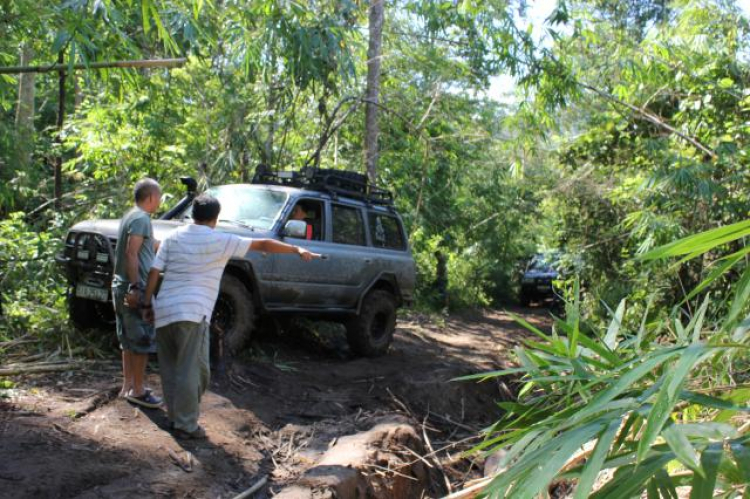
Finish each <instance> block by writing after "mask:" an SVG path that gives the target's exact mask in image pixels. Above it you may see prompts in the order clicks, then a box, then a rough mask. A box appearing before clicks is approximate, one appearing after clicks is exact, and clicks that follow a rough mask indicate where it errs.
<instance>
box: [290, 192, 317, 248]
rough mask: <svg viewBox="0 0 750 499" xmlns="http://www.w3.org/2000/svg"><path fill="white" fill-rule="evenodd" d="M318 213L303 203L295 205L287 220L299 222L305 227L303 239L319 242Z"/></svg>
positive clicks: (312, 207) (314, 208)
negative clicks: (303, 223)
mask: <svg viewBox="0 0 750 499" xmlns="http://www.w3.org/2000/svg"><path fill="white" fill-rule="evenodd" d="M318 213H319V211H318V210H317V209H316V207H315V206H312V205H308V204H305V203H302V202H300V203H297V204H296V205H295V206H294V209H293V210H292V214H291V215H290V216H289V220H299V221H302V222H305V224H306V225H307V227H306V229H305V239H307V240H316V241H319V240H320V217H319V216H318Z"/></svg>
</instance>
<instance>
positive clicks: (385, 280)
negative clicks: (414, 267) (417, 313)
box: [357, 272, 403, 314]
mask: <svg viewBox="0 0 750 499" xmlns="http://www.w3.org/2000/svg"><path fill="white" fill-rule="evenodd" d="M376 289H381V290H383V291H387V292H389V293H391V294H392V295H393V297H394V298H395V299H396V307H400V306H401V305H402V304H403V298H402V297H401V291H400V289H399V286H398V280H397V279H396V276H395V275H394V274H393V273H391V272H381V273H380V274H378V276H377V277H375V279H373V280H372V282H371V283H370V284H369V285H368V286H367V287H365V289H364V290H363V291H362V293H361V294H360V295H359V300H357V313H358V314H359V313H360V312H361V310H362V302H363V300H364V299H365V296H367V295H368V293H370V292H371V291H374V290H376Z"/></svg>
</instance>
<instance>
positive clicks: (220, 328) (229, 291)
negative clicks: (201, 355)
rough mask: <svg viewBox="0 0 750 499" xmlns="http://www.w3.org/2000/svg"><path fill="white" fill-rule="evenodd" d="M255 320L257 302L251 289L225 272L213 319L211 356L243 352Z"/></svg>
mask: <svg viewBox="0 0 750 499" xmlns="http://www.w3.org/2000/svg"><path fill="white" fill-rule="evenodd" d="M255 319H256V316H255V305H254V304H253V296H252V294H250V291H249V290H248V289H247V287H246V286H245V284H244V283H243V282H242V281H240V280H239V279H238V278H237V277H235V276H233V275H230V274H224V277H222V279H221V287H220V288H219V297H218V298H217V300H216V306H215V307H214V314H213V317H212V318H211V350H212V357H215V356H216V355H219V356H221V355H222V354H229V355H236V354H237V353H239V352H240V351H242V349H244V348H245V347H246V346H247V344H248V342H249V341H250V338H251V337H252V334H253V330H254V329H255ZM222 340H223V341H222ZM220 341H222V343H221V345H219V342H220Z"/></svg>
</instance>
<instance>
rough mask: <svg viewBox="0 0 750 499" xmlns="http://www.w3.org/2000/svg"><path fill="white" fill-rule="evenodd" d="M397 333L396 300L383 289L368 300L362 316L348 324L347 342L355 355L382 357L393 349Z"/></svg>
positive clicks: (366, 299) (375, 292) (364, 304)
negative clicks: (390, 348) (391, 347)
mask: <svg viewBox="0 0 750 499" xmlns="http://www.w3.org/2000/svg"><path fill="white" fill-rule="evenodd" d="M395 329H396V299H395V298H394V296H393V295H392V294H391V293H389V292H387V291H383V290H382V289H376V290H374V291H371V292H369V293H368V294H367V296H365V298H364V301H363V302H362V308H361V310H360V313H359V315H357V316H356V317H354V318H352V319H351V320H349V321H348V322H347V323H346V339H347V341H348V343H349V348H350V349H351V350H352V352H353V353H354V354H355V355H358V356H364V357H379V356H381V355H384V354H385V353H386V352H387V351H388V348H389V347H390V346H391V341H392V340H393V331H394V330H395Z"/></svg>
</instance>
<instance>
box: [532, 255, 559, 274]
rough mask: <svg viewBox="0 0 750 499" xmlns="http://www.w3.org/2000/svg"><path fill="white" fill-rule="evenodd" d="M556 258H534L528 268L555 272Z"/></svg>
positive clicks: (536, 270)
mask: <svg viewBox="0 0 750 499" xmlns="http://www.w3.org/2000/svg"><path fill="white" fill-rule="evenodd" d="M557 264H558V262H557V260H552V261H550V260H547V259H546V258H534V259H533V260H532V261H531V263H530V264H529V268H528V270H530V271H535V272H556V271H557V269H556V268H555V267H557Z"/></svg>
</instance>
